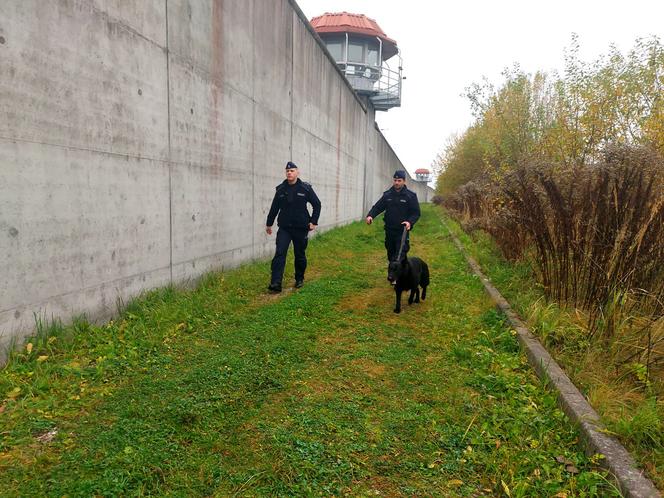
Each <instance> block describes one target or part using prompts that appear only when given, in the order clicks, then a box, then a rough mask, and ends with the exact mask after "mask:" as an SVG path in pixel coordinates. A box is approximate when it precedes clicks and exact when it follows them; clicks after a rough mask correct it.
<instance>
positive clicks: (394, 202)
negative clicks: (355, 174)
mask: <svg viewBox="0 0 664 498" xmlns="http://www.w3.org/2000/svg"><path fill="white" fill-rule="evenodd" d="M383 211H385V249H387V260H388V262H391V261H394V260H395V259H396V257H397V256H398V254H399V245H400V244H401V235H402V233H403V227H404V226H405V227H406V230H408V234H407V235H406V242H405V243H404V247H403V251H402V253H401V256H402V258H405V257H406V253H407V252H408V250H409V249H410V240H409V239H410V230H412V228H413V225H415V223H417V220H419V219H420V203H419V201H418V200H417V194H416V193H415V192H413V191H412V190H408V188H407V187H406V172H405V171H403V170H397V171H395V172H394V175H393V177H392V188H390V189H389V190H386V191H385V192H383V195H382V197H381V198H380V199H378V202H377V203H376V204H374V205H373V207H372V208H371V210H370V211H369V214H367V220H366V221H367V225H371V223H372V222H373V219H374V218H375V217H376V216H378V215H379V214H380V213H382V212H383Z"/></svg>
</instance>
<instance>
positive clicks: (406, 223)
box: [401, 221, 410, 232]
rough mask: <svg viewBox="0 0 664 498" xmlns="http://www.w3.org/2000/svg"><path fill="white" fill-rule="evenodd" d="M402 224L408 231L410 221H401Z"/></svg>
mask: <svg viewBox="0 0 664 498" xmlns="http://www.w3.org/2000/svg"><path fill="white" fill-rule="evenodd" d="M401 224H402V225H405V226H406V230H407V231H409V232H410V221H402V222H401Z"/></svg>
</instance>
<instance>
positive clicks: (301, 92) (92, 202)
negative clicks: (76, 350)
mask: <svg viewBox="0 0 664 498" xmlns="http://www.w3.org/2000/svg"><path fill="white" fill-rule="evenodd" d="M289 159H292V160H293V161H295V162H296V163H297V164H298V165H299V167H300V170H301V178H302V179H303V180H305V181H309V182H311V183H312V184H313V185H314V187H315V189H316V191H317V193H318V195H319V197H320V198H321V201H322V205H323V210H322V215H321V218H320V229H321V230H327V229H330V228H332V227H336V226H340V225H343V224H346V223H349V222H352V221H354V220H357V219H360V218H361V217H362V216H363V214H364V213H366V211H367V210H368V208H369V207H370V206H371V204H372V203H373V202H374V201H375V200H376V199H377V197H378V195H380V193H381V192H382V191H383V190H385V189H386V188H387V187H389V185H390V178H391V173H392V172H393V171H394V170H395V169H397V168H402V169H403V165H402V164H401V162H400V161H399V159H398V157H397V156H396V154H395V153H394V151H393V150H392V148H391V147H390V145H389V144H388V143H387V141H386V140H385V138H384V137H383V136H382V134H381V133H380V131H379V130H378V129H377V127H376V126H375V112H374V110H373V108H372V106H371V104H370V103H368V102H366V101H363V100H362V99H361V98H360V97H358V96H357V95H356V94H355V93H354V92H353V91H352V89H351V88H350V87H349V85H348V84H347V82H346V80H345V78H344V77H343V75H342V74H341V73H340V72H339V70H338V69H337V67H336V65H335V64H334V62H333V61H332V60H331V58H330V57H329V55H328V54H327V52H326V50H325V49H324V47H323V46H322V44H321V42H320V40H319V39H318V38H317V37H316V35H315V34H314V33H313V31H312V30H311V27H310V26H309V25H308V23H307V21H306V19H305V17H304V15H303V14H302V12H301V11H300V9H299V8H298V7H297V5H296V3H295V2H294V1H291V0H143V1H141V2H123V1H121V0H47V1H43V0H4V1H3V2H0V256H1V257H0V334H2V336H1V337H0V347H6V346H7V345H8V344H9V342H10V341H12V340H20V339H21V337H22V336H23V335H24V334H27V333H30V332H31V331H32V330H33V327H34V320H35V316H42V317H46V318H48V319H50V318H52V317H58V318H61V319H63V320H65V321H66V320H67V319H70V318H71V317H73V316H76V315H80V314H87V315H88V316H89V317H92V318H96V317H107V316H111V315H112V314H114V313H115V312H116V310H117V304H118V303H119V302H126V301H128V300H129V299H131V298H132V297H133V296H136V295H137V294H139V293H140V292H141V291H143V290H147V289H151V288H155V287H160V286H164V285H167V284H170V283H182V282H187V281H190V280H193V279H196V278H197V277H199V276H200V275H202V274H203V273H205V272H207V271H209V270H213V269H223V268H230V267H233V266H236V265H238V264H240V263H242V262H246V261H249V260H254V259H260V258H265V257H268V256H269V255H270V254H271V252H272V250H273V244H274V238H273V237H269V236H267V235H266V234H265V231H264V225H265V218H266V215H267V211H268V209H269V205H270V202H271V200H272V197H273V194H274V187H275V186H276V185H277V184H278V183H280V182H281V181H282V180H283V178H284V176H283V168H284V164H285V162H286V161H287V160H289ZM409 186H410V187H411V188H413V189H415V190H416V191H417V192H418V195H419V197H420V199H422V200H427V196H428V195H429V192H430V189H427V188H426V186H425V185H422V184H416V183H415V182H412V181H411V182H409Z"/></svg>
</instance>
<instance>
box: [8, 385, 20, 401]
mask: <svg viewBox="0 0 664 498" xmlns="http://www.w3.org/2000/svg"><path fill="white" fill-rule="evenodd" d="M19 394H21V388H20V387H15V388H14V389H12V390H11V391H9V392H8V393H7V397H8V398H9V399H14V398H15V397H17V396H18V395H19Z"/></svg>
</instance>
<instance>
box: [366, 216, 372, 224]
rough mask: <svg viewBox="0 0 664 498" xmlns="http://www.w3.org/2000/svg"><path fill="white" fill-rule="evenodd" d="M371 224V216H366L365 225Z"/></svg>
mask: <svg viewBox="0 0 664 498" xmlns="http://www.w3.org/2000/svg"><path fill="white" fill-rule="evenodd" d="M371 223H373V218H372V217H371V216H367V225H371Z"/></svg>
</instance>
